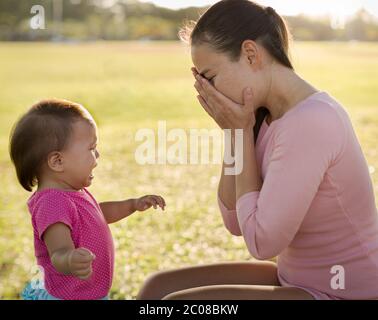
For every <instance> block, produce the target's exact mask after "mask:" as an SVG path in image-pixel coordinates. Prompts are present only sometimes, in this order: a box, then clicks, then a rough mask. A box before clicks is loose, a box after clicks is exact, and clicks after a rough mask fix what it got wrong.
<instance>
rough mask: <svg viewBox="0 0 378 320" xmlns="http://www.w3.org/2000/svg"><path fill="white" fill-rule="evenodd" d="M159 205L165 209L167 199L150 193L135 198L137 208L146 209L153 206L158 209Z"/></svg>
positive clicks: (139, 209)
mask: <svg viewBox="0 0 378 320" xmlns="http://www.w3.org/2000/svg"><path fill="white" fill-rule="evenodd" d="M157 206H159V207H160V208H162V209H163V210H164V208H165V200H164V199H163V198H162V197H160V196H155V195H148V196H143V197H141V198H138V199H135V210H138V211H145V210H147V209H149V208H151V207H154V209H157Z"/></svg>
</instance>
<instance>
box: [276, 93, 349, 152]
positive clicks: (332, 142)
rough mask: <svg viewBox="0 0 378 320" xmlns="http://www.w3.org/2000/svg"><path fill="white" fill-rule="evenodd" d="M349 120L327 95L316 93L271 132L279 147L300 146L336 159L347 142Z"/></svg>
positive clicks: (286, 115)
mask: <svg viewBox="0 0 378 320" xmlns="http://www.w3.org/2000/svg"><path fill="white" fill-rule="evenodd" d="M348 121H349V117H348V115H347V113H346V111H345V110H344V108H343V107H342V106H341V105H340V104H339V103H338V102H337V101H336V100H335V99H334V98H332V97H331V96H330V95H329V94H328V93H326V92H318V93H316V94H314V95H312V96H310V97H309V98H307V99H305V100H304V101H303V102H301V103H300V104H298V105H297V106H296V107H294V109H291V110H289V111H288V113H287V114H285V115H284V116H283V117H282V119H281V121H279V122H278V123H277V126H276V128H275V129H276V130H274V131H275V132H274V138H273V139H274V141H275V143H276V145H277V144H280V145H291V146H301V148H304V146H305V145H307V146H308V147H309V148H314V149H316V150H319V152H324V153H327V154H330V155H332V157H336V156H339V155H340V154H341V153H342V152H343V150H344V148H345V144H346V141H347V130H348V129H347V122H348Z"/></svg>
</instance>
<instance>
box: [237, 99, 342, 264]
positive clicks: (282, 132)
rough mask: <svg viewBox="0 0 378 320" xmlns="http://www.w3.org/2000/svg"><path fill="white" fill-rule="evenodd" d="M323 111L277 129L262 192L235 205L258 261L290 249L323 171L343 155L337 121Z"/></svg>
mask: <svg viewBox="0 0 378 320" xmlns="http://www.w3.org/2000/svg"><path fill="white" fill-rule="evenodd" d="M322 106H323V105H322V104H321V103H320V104H319V102H317V104H316V105H313V106H311V108H312V111H310V110H311V108H310V106H309V108H308V109H309V110H308V109H305V110H302V111H301V113H300V114H299V115H298V117H292V118H287V119H285V122H284V123H281V125H282V124H284V126H282V127H279V128H278V127H277V131H276V135H275V136H274V146H273V150H272V153H271V157H270V161H269V164H268V167H267V171H266V176H265V179H264V182H263V186H262V188H261V190H260V191H255V192H249V193H246V194H244V195H242V196H241V197H240V198H239V199H238V200H237V203H236V211H237V217H238V220H239V225H240V228H241V231H242V234H243V237H244V240H245V242H246V245H247V247H248V249H249V251H250V253H251V254H252V256H254V257H255V258H257V259H260V260H266V259H271V258H273V257H276V256H277V255H278V254H279V253H281V252H282V251H283V250H284V249H285V248H286V247H287V246H288V245H289V244H290V242H291V241H292V240H293V238H294V236H295V234H296V233H297V231H298V229H299V227H300V225H301V223H302V221H303V219H304V217H305V215H306V213H307V211H308V209H309V207H310V205H311V202H312V201H313V199H314V197H315V194H316V192H317V190H318V187H319V185H320V183H321V181H322V180H323V176H324V174H325V172H326V170H327V168H328V167H329V166H330V165H332V163H333V162H335V161H337V158H338V157H339V156H340V154H341V153H342V151H343V148H344V143H345V136H346V135H345V133H346V131H345V129H344V125H343V123H342V119H341V118H340V117H339V115H338V114H337V113H336V111H335V110H333V109H330V108H322Z"/></svg>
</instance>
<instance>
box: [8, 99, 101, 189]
mask: <svg viewBox="0 0 378 320" xmlns="http://www.w3.org/2000/svg"><path fill="white" fill-rule="evenodd" d="M78 120H84V121H87V122H88V123H90V124H94V121H93V118H92V117H91V115H90V114H89V113H88V111H87V110H86V109H85V108H84V107H83V106H81V105H80V104H78V103H75V102H71V101H67V100H62V99H48V100H42V101H40V102H38V103H36V104H34V105H33V106H32V107H31V108H30V110H29V111H28V112H27V113H26V114H24V115H23V116H22V117H21V119H19V121H18V122H17V123H16V124H15V126H14V127H13V129H12V132H11V136H10V144H9V153H10V157H11V159H12V162H13V164H14V166H15V167H16V173H17V178H18V181H19V182H20V184H21V185H22V186H23V188H24V189H26V190H27V191H32V188H33V187H34V186H35V185H36V184H37V183H38V177H39V176H40V173H41V172H40V171H41V168H42V165H43V164H44V163H45V161H47V157H48V155H49V154H50V153H51V152H53V151H61V150H63V149H64V148H65V146H66V145H67V142H68V140H69V138H70V135H71V132H72V125H73V123H74V122H75V121H78Z"/></svg>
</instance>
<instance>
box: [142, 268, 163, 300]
mask: <svg viewBox="0 0 378 320" xmlns="http://www.w3.org/2000/svg"><path fill="white" fill-rule="evenodd" d="M165 273H166V272H165V271H157V272H154V273H152V274H150V275H148V276H147V278H146V280H144V282H143V284H142V288H141V289H140V291H139V293H138V296H137V297H136V299H137V300H155V299H160V298H161V297H158V294H159V292H160V289H161V287H162V286H161V283H162V281H163V280H162V279H163V278H164V274H165Z"/></svg>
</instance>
